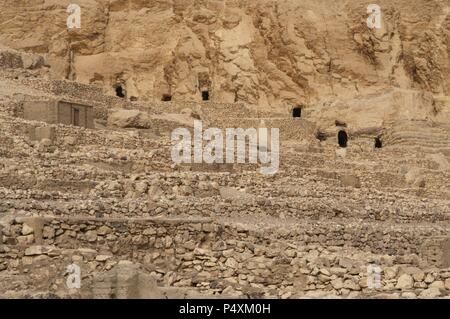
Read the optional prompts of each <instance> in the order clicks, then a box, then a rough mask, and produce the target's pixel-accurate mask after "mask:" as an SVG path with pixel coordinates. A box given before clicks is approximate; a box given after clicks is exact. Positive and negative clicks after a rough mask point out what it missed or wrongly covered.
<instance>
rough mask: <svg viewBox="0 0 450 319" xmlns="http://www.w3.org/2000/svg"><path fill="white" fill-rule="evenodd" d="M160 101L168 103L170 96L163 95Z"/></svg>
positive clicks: (170, 99)
mask: <svg viewBox="0 0 450 319" xmlns="http://www.w3.org/2000/svg"><path fill="white" fill-rule="evenodd" d="M161 101H163V102H170V101H172V95H170V94H163V96H162V98H161Z"/></svg>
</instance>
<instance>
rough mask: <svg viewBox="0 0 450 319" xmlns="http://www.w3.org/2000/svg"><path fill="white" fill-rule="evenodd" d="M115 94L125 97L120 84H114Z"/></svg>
mask: <svg viewBox="0 0 450 319" xmlns="http://www.w3.org/2000/svg"><path fill="white" fill-rule="evenodd" d="M116 96H117V97H121V98H124V97H125V91H124V89H123V87H122V85H118V86H116Z"/></svg>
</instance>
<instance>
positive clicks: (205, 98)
mask: <svg viewBox="0 0 450 319" xmlns="http://www.w3.org/2000/svg"><path fill="white" fill-rule="evenodd" d="M202 100H203V101H209V91H202Z"/></svg>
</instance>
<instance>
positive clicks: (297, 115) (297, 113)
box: [292, 107, 302, 118]
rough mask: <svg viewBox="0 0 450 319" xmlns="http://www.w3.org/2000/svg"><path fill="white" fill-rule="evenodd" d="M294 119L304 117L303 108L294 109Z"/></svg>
mask: <svg viewBox="0 0 450 319" xmlns="http://www.w3.org/2000/svg"><path fill="white" fill-rule="evenodd" d="M292 117H293V118H300V117H302V108H301V107H294V108H293V109H292Z"/></svg>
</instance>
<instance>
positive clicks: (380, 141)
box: [375, 137, 383, 148]
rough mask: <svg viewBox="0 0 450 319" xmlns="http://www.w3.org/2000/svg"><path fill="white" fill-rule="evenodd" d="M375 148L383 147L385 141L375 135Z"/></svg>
mask: <svg viewBox="0 0 450 319" xmlns="http://www.w3.org/2000/svg"><path fill="white" fill-rule="evenodd" d="M375 148H383V141H382V140H381V138H379V137H375Z"/></svg>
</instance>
